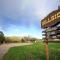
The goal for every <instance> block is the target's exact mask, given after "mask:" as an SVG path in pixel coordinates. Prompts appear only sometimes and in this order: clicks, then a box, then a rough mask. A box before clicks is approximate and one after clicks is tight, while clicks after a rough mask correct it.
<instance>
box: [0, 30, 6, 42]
mask: <svg viewBox="0 0 60 60" xmlns="http://www.w3.org/2000/svg"><path fill="white" fill-rule="evenodd" d="M4 41H5V37H4V34H3V32H2V31H0V43H3V42H4Z"/></svg>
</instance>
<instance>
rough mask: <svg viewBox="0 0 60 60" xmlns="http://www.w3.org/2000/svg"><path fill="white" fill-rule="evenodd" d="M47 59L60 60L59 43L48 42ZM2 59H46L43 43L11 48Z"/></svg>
mask: <svg viewBox="0 0 60 60" xmlns="http://www.w3.org/2000/svg"><path fill="white" fill-rule="evenodd" d="M48 47H49V57H50V58H49V59H50V60H60V44H59V43H49V46H48ZM3 60H46V58H45V47H44V43H42V42H40V43H35V44H33V45H29V46H20V47H14V48H11V49H10V50H9V51H8V53H7V54H6V55H5V56H4V58H3Z"/></svg>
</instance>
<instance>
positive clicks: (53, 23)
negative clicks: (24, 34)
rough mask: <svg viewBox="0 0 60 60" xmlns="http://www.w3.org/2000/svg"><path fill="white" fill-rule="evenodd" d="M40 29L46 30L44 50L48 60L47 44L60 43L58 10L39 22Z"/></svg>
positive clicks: (59, 11)
mask: <svg viewBox="0 0 60 60" xmlns="http://www.w3.org/2000/svg"><path fill="white" fill-rule="evenodd" d="M41 27H42V28H43V29H46V30H45V31H44V33H45V34H44V35H45V40H44V42H45V48H46V49H45V50H46V60H49V52H48V42H57V41H58V42H60V40H59V39H60V9H57V10H55V11H53V12H51V13H50V14H49V15H48V16H47V17H45V18H44V19H43V20H42V21H41Z"/></svg>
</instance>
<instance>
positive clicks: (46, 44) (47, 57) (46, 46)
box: [45, 32, 49, 60]
mask: <svg viewBox="0 0 60 60" xmlns="http://www.w3.org/2000/svg"><path fill="white" fill-rule="evenodd" d="M45 50H46V60H49V52H48V38H47V32H46V40H45Z"/></svg>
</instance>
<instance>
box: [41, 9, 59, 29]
mask: <svg viewBox="0 0 60 60" xmlns="http://www.w3.org/2000/svg"><path fill="white" fill-rule="evenodd" d="M59 21H60V9H58V10H55V11H53V12H51V13H50V14H49V15H48V16H47V17H45V18H44V19H43V20H42V21H41V27H42V28H47V27H50V26H53V25H54V24H56V23H57V22H59Z"/></svg>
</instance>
